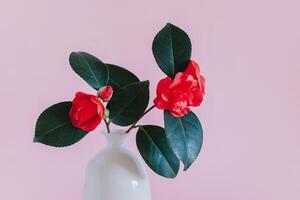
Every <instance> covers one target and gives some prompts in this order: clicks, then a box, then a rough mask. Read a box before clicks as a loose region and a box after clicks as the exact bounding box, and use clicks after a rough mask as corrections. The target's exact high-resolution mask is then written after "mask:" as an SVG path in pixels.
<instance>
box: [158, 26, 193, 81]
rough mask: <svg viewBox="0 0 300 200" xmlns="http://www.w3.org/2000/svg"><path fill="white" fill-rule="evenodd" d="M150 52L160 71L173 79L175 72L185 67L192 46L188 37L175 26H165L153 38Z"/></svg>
mask: <svg viewBox="0 0 300 200" xmlns="http://www.w3.org/2000/svg"><path fill="white" fill-rule="evenodd" d="M152 52H153V55H154V57H155V60H156V62H157V64H158V65H159V67H160V69H161V70H162V71H163V72H164V73H165V74H166V75H168V76H169V77H171V78H174V76H175V74H176V73H177V72H182V71H184V70H185V68H186V67H187V64H188V62H189V60H190V58H191V52H192V45H191V41H190V39H189V36H188V35H187V34H186V33H185V32H184V31H183V30H181V29H180V28H178V27H177V26H174V25H172V24H167V25H166V26H165V27H164V28H163V29H162V30H160V31H159V32H158V33H157V35H156V36H155V38H154V40H153V43H152Z"/></svg>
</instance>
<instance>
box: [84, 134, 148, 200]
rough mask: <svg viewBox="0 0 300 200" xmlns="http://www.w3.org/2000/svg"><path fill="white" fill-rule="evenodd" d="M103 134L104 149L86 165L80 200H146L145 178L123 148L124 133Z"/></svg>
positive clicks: (140, 165)
mask: <svg viewBox="0 0 300 200" xmlns="http://www.w3.org/2000/svg"><path fill="white" fill-rule="evenodd" d="M103 134H104V135H105V137H106V139H107V146H106V148H105V149H104V150H103V151H101V152H100V153H98V154H97V155H96V156H95V157H94V158H93V159H92V160H91V161H90V162H89V164H88V166H87V169H86V178H85V185H84V190H83V200H150V199H151V195H150V187H149V181H148V177H147V174H146V172H145V169H144V166H143V165H142V164H141V161H140V159H138V157H137V156H135V155H134V154H133V153H132V152H131V151H130V150H129V149H128V147H127V144H126V140H127V138H128V134H124V131H122V130H112V131H111V133H103Z"/></svg>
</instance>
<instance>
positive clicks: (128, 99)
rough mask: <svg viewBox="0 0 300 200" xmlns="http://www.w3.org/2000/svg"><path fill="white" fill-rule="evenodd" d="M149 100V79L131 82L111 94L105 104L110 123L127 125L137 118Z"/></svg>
mask: <svg viewBox="0 0 300 200" xmlns="http://www.w3.org/2000/svg"><path fill="white" fill-rule="evenodd" d="M148 102H149V81H142V82H137V83H131V84H129V85H127V86H125V87H123V88H122V89H121V90H120V91H119V92H118V93H117V94H116V95H113V97H112V98H111V100H110V101H109V102H108V104H107V108H108V110H109V112H110V114H109V118H110V120H111V122H112V123H114V124H117V125H119V126H128V125H130V124H133V123H134V122H136V121H137V120H138V118H139V117H140V116H141V115H142V114H143V112H144V111H145V110H146V108H147V106H148Z"/></svg>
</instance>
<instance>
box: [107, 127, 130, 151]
mask: <svg viewBox="0 0 300 200" xmlns="http://www.w3.org/2000/svg"><path fill="white" fill-rule="evenodd" d="M103 135H104V136H105V138H106V141H107V145H108V146H109V147H124V146H126V143H127V138H128V134H126V133H125V131H124V130H122V129H116V130H111V132H110V133H107V132H106V131H103Z"/></svg>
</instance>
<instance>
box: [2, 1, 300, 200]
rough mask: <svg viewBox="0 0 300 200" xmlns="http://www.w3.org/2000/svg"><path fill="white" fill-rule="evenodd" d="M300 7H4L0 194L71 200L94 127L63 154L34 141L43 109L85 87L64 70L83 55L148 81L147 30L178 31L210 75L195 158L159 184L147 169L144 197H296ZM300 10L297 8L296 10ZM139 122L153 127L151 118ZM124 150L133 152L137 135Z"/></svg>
mask: <svg viewBox="0 0 300 200" xmlns="http://www.w3.org/2000/svg"><path fill="white" fill-rule="evenodd" d="M299 6H300V5H299V3H296V1H294V2H292V0H287V1H284V0H191V1H179V0H177V1H174V0H172V1H171V0H170V1H161V0H152V1H141V0H134V1H114V0H110V1H101V0H91V1H86V0H85V1H84V0H62V1H53V0H27V1H22V0H1V2H0V45H1V46H0V55H1V56H0V58H1V62H0V67H1V75H0V76H1V78H0V94H1V100H0V102H1V103H0V110H1V114H0V125H1V134H0V135H1V140H0V162H1V163H0V199H7V200H19V199H24V200H39V199H43V200H53V199H58V200H60V199H63V200H71V199H72V200H80V199H81V189H82V185H83V178H84V169H85V166H86V164H87V162H88V160H89V159H90V158H91V157H92V156H93V155H94V154H95V153H96V152H98V151H99V150H100V149H102V148H103V147H104V145H105V142H104V139H103V138H102V137H101V136H100V134H99V131H100V130H99V129H103V128H104V126H103V124H102V126H101V127H100V128H99V129H98V130H97V131H95V132H94V134H90V135H89V136H87V137H86V138H85V139H83V140H82V141H81V142H80V143H78V144H77V145H75V146H72V147H69V148H65V149H55V148H50V147H47V146H44V145H40V144H33V143H32V138H33V134H34V125H35V121H36V118H37V117H38V115H39V114H40V112H41V111H42V110H44V109H45V108H46V107H48V106H49V105H52V104H54V103H56V102H59V101H64V100H71V99H72V98H73V95H74V93H75V92H76V91H77V90H83V91H86V92H93V90H92V89H90V88H89V86H88V85H87V84H85V83H84V82H83V81H81V80H80V78H79V77H78V76H77V75H76V74H74V73H73V72H72V70H71V68H70V67H69V64H68V56H69V53H70V52H71V51H78V50H84V51H88V52H91V53H93V54H95V55H97V56H98V57H99V58H101V59H102V60H103V61H105V62H111V63H115V64H119V65H121V66H125V67H127V68H128V69H129V70H131V71H134V72H135V73H136V74H137V75H138V76H139V77H140V78H141V79H143V80H145V79H150V80H151V93H152V96H151V100H152V99H153V94H154V89H155V85H156V83H157V81H158V80H159V79H161V78H162V77H163V76H164V75H163V73H162V72H161V71H160V70H159V68H158V67H157V65H156V63H155V61H154V59H153V56H152V52H151V43H152V39H153V37H154V35H155V34H156V32H157V31H158V30H159V29H160V28H162V27H163V26H164V25H165V23H167V22H172V23H174V24H177V25H178V26H180V27H182V28H183V29H184V30H186V31H187V32H188V33H189V35H190V37H191V39H192V43H193V56H192V57H193V59H195V60H197V61H199V62H200V63H201V65H202V69H203V73H204V74H205V76H206V78H207V96H206V100H205V102H204V104H203V106H202V107H201V108H198V109H196V112H197V113H198V114H199V116H200V118H201V121H202V123H203V126H204V131H205V140H204V146H203V149H202V152H201V154H200V156H199V159H198V160H197V161H196V163H195V164H194V165H193V166H192V167H191V168H190V170H189V171H188V172H185V173H183V172H181V173H180V174H179V176H178V177H177V178H176V180H167V179H164V178H161V177H159V176H157V175H155V174H154V173H153V172H152V171H150V170H148V173H149V176H150V179H151V185H152V192H153V199H154V200H170V199H191V200H198V199H205V200H220V199H222V200H241V199H243V200H265V199H272V200H282V199H289V200H294V199H295V200H296V199H300V173H299V168H300V160H299V154H300V128H299V124H300V121H299V116H300V103H299V102H300V91H299V83H300V82H299V76H300V61H299V59H300V58H299V50H300V49H299V44H300V34H299V32H300V31H299V17H300V16H299ZM297 12H298V13H297ZM143 123H157V124H162V112H160V111H157V110H156V111H154V112H152V113H151V114H149V115H148V116H147V117H146V118H145V119H144V120H143ZM130 146H132V148H133V149H134V150H135V151H136V147H135V143H134V134H133V135H132V138H131V143H130Z"/></svg>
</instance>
